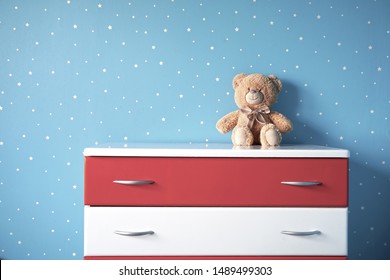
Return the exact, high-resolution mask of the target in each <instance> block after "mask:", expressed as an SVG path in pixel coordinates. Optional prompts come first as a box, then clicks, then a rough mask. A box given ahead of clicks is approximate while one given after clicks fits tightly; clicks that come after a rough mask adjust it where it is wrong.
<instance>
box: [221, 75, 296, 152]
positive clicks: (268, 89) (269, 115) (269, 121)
mask: <svg viewBox="0 0 390 280" xmlns="http://www.w3.org/2000/svg"><path fill="white" fill-rule="evenodd" d="M233 88H234V91H235V92H234V100H235V102H236V104H237V106H238V108H239V110H237V111H234V112H231V113H229V114H227V115H225V116H224V117H222V118H221V119H220V120H219V121H218V122H217V125H216V127H217V129H218V131H219V132H221V133H227V132H229V131H230V130H232V129H233V132H232V142H233V144H234V145H236V146H250V145H258V144H260V145H262V146H278V145H279V144H280V142H281V141H282V134H281V133H287V132H290V131H291V130H292V123H291V121H290V120H288V119H287V118H286V117H285V116H283V115H282V114H280V113H278V112H273V111H271V110H270V107H271V105H272V104H274V103H275V102H276V99H277V95H278V93H279V92H280V90H281V89H282V82H281V81H280V80H279V79H278V78H277V77H275V76H273V75H270V76H265V75H262V74H250V75H245V74H238V75H236V76H235V77H234V79H233Z"/></svg>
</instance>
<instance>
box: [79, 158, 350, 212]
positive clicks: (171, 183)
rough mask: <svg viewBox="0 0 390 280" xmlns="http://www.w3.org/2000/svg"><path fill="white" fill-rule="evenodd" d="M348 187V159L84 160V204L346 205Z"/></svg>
mask: <svg viewBox="0 0 390 280" xmlns="http://www.w3.org/2000/svg"><path fill="white" fill-rule="evenodd" d="M116 180H119V181H134V180H135V181H138V180H151V181H153V182H154V183H153V184H144V185H122V184H118V183H114V181H116ZM282 182H318V183H319V185H308V186H299V185H298V186H296V185H289V184H283V183H282ZM347 185H348V159H347V158H180V157H172V158H169V157H85V196H84V197H85V204H86V205H113V206H114V205H121V206H283V207H289V206H290V207H291V206H292V207H294V206H297V207H298V206H299V207H305V206H307V207H309V206H315V207H345V206H347V204H348V203H347V202H348V191H347V190H348V188H347Z"/></svg>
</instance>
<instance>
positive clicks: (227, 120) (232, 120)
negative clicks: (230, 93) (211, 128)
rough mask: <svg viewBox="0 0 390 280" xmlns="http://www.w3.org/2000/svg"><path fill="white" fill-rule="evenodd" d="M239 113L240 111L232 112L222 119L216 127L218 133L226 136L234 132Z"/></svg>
mask: <svg viewBox="0 0 390 280" xmlns="http://www.w3.org/2000/svg"><path fill="white" fill-rule="evenodd" d="M239 112H240V111H238V110H237V111H234V112H230V113H229V114H227V115H225V116H223V117H222V118H220V119H219V120H218V122H217V125H216V127H217V129H218V131H219V132H221V133H224V134H225V133H227V132H229V131H230V130H232V129H233V128H234V127H235V126H236V125H237V121H238V115H239Z"/></svg>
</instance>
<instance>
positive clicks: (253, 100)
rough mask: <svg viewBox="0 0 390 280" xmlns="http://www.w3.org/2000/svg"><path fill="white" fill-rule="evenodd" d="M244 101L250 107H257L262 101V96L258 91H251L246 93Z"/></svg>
mask: <svg viewBox="0 0 390 280" xmlns="http://www.w3.org/2000/svg"><path fill="white" fill-rule="evenodd" d="M245 100H246V102H248V104H250V105H258V104H260V103H261V102H263V100H264V95H263V94H262V93H261V91H259V90H253V89H251V90H250V91H248V93H247V94H246V95H245Z"/></svg>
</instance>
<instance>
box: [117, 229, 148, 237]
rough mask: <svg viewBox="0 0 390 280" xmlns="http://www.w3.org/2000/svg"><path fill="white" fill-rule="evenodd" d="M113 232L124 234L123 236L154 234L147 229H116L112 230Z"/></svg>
mask: <svg viewBox="0 0 390 280" xmlns="http://www.w3.org/2000/svg"><path fill="white" fill-rule="evenodd" d="M114 233H115V234H119V235H124V236H142V235H148V234H150V235H152V234H154V231H152V230H148V231H122V230H116V231H114Z"/></svg>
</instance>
